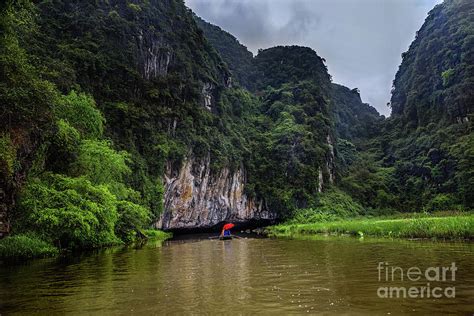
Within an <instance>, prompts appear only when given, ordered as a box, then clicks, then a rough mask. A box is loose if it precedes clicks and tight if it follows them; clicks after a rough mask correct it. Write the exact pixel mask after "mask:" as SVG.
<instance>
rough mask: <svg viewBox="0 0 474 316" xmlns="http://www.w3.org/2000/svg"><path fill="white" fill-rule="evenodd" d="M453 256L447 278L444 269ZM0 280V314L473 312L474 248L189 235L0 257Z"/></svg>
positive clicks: (403, 242) (401, 242)
mask: <svg viewBox="0 0 474 316" xmlns="http://www.w3.org/2000/svg"><path fill="white" fill-rule="evenodd" d="M453 262H454V265H455V267H456V268H457V270H456V271H455V272H454V274H455V276H454V279H455V280H452V275H451V274H452V271H451V270H447V269H448V267H451V266H452V264H453ZM378 267H381V268H378ZM391 267H398V268H395V273H394V279H393V280H391V277H392V275H391V273H389V274H388V278H386V276H387V274H386V271H387V270H388V271H389V272H391V270H390V269H391ZM442 267H445V269H446V270H445V272H446V273H445V274H446V278H445V279H446V280H445V281H443V280H442V273H441V275H440V279H439V280H433V278H435V277H436V269H439V270H438V272H442V271H443V270H442ZM409 268H414V270H412V273H414V272H416V268H418V269H420V271H421V273H422V274H423V276H422V277H421V276H420V279H419V280H418V281H411V280H409V279H408V277H407V275H406V272H407V271H408V269H409ZM397 269H398V270H397ZM427 269H431V270H432V271H430V272H429V273H428V277H429V278H430V280H428V279H427V276H426V274H424V273H426V270H427ZM400 270H403V273H404V279H403V281H402V280H401V278H400V276H401V272H400ZM433 270H434V271H433ZM415 274H416V273H415ZM415 274H412V275H411V277H412V279H416V278H415V277H414V275H415ZM379 277H380V280H379ZM428 281H429V282H428ZM428 283H429V291H428V292H430V294H431V295H432V294H433V289H435V288H439V289H436V290H435V292H434V294H435V295H438V296H439V294H440V293H441V295H442V296H441V297H439V298H434V297H432V296H431V297H429V298H428V297H426V292H427V290H426V289H425V290H424V292H423V294H424V297H423V298H421V297H420V294H419V293H420V292H421V290H420V289H421V288H422V287H425V288H428V286H427V285H428ZM0 285H1V286H0V314H1V315H9V314H33V313H39V314H74V315H78V314H101V315H104V314H105V315H107V314H147V315H151V314H156V315H170V314H172V315H174V314H177V315H181V314H213V315H214V314H242V315H249V314H285V315H287V314H335V315H340V314H365V315H367V314H375V315H388V314H390V315H400V314H446V313H455V314H468V315H471V314H472V313H474V244H473V243H465V242H460V243H448V242H430V241H406V240H376V239H367V238H366V239H361V240H359V239H355V238H350V237H342V238H335V237H315V238H306V239H271V238H263V239H262V238H247V239H245V238H244V239H234V240H231V241H220V240H210V239H208V238H207V236H202V235H200V236H196V237H192V236H188V238H186V239H182V238H180V239H178V240H171V241H167V242H165V243H164V244H163V245H161V246H160V245H158V244H153V243H151V244H149V245H147V246H144V247H142V248H138V249H137V248H124V249H108V250H103V251H97V252H92V253H86V254H82V255H71V256H67V257H63V258H58V259H44V260H34V261H31V262H28V263H26V264H5V263H3V264H1V265H0ZM390 287H392V288H393V287H394V288H397V290H396V291H399V289H400V288H406V290H407V291H409V289H410V288H412V287H414V288H417V289H418V296H417V297H408V296H407V297H398V298H397V297H396V291H394V292H392V293H391V294H392V297H391V298H390V297H384V295H385V294H388V295H386V296H389V294H390V289H389V288H390ZM380 288H383V289H384V288H388V290H387V291H385V290H383V289H382V290H380ZM452 288H454V290H455V293H454V294H455V296H454V297H451V296H452V294H453V293H452V291H451V289H452ZM446 289H448V290H447V291H448V292H446V293H445V291H446ZM400 291H401V290H400ZM414 291H415V290H412V292H411V294H412V295H413V294H414V293H415V292H414ZM450 291H451V292H450ZM399 295H400V296H403V292H399ZM406 295H408V292H407V294H406ZM381 296H382V297H381Z"/></svg>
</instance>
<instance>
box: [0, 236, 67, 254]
mask: <svg viewBox="0 0 474 316" xmlns="http://www.w3.org/2000/svg"><path fill="white" fill-rule="evenodd" d="M58 254H59V250H58V248H56V247H54V246H52V245H50V244H49V243H47V242H45V241H43V240H41V239H39V238H37V237H35V236H28V235H16V236H10V237H6V238H4V239H0V258H1V259H5V258H17V259H31V258H45V257H53V256H56V255H58Z"/></svg>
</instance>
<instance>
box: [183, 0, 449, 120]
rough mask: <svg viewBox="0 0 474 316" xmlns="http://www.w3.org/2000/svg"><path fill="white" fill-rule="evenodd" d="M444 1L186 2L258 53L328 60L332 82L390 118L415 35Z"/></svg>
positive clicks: (302, 0)
mask: <svg viewBox="0 0 474 316" xmlns="http://www.w3.org/2000/svg"><path fill="white" fill-rule="evenodd" d="M439 2H441V0H186V5H187V6H188V7H190V8H191V9H192V10H193V11H194V12H196V14H197V15H199V16H201V17H202V18H204V19H205V20H207V21H209V22H211V23H213V24H216V25H218V26H220V27H221V28H223V29H224V30H226V31H228V32H230V33H232V34H233V35H234V36H236V37H237V38H238V39H239V41H240V42H241V43H242V44H244V45H246V46H247V47H248V48H249V50H251V51H252V52H253V53H254V54H255V53H256V52H257V50H258V49H259V48H268V47H272V46H276V45H293V44H295V45H302V46H309V47H311V48H313V49H314V50H315V51H316V52H317V53H318V54H319V55H320V56H321V57H324V58H325V59H326V60H327V65H328V68H329V72H330V73H331V75H332V76H333V81H334V82H337V83H341V84H343V85H346V86H348V87H350V88H354V87H358V88H359V89H360V90H361V95H362V98H363V100H364V101H365V102H368V103H370V104H371V105H372V106H374V107H375V108H377V110H378V111H379V112H380V113H382V114H385V115H388V114H389V113H390V109H389V108H388V107H387V106H386V103H387V102H388V101H389V100H390V89H391V86H392V80H393V78H394V77H395V73H396V71H397V69H398V66H399V64H400V62H401V53H402V52H404V51H406V50H407V49H408V46H409V44H410V42H411V41H412V40H413V39H414V36H415V32H416V31H417V30H418V29H419V28H420V27H421V25H422V23H423V21H424V19H425V17H426V15H427V13H428V11H429V10H431V8H433V7H434V6H435V5H436V4H437V3H439Z"/></svg>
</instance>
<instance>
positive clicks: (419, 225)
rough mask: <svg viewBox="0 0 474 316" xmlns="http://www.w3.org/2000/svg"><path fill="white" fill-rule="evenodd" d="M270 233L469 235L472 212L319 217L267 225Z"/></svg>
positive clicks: (473, 224)
mask: <svg viewBox="0 0 474 316" xmlns="http://www.w3.org/2000/svg"><path fill="white" fill-rule="evenodd" d="M267 231H268V233H269V234H270V235H271V236H277V237H294V236H298V235H306V234H348V235H353V236H359V237H363V236H377V237H391V238H436V239H453V240H454V239H472V238H473V236H474V215H472V214H470V215H467V214H466V215H459V216H446V217H435V216H433V217H426V216H425V217H413V218H395V219H383V218H382V219H381V218H358V219H352V220H341V219H339V220H333V219H329V220H326V221H319V222H317V223H311V224H291V223H287V224H282V225H277V226H272V227H268V228H267Z"/></svg>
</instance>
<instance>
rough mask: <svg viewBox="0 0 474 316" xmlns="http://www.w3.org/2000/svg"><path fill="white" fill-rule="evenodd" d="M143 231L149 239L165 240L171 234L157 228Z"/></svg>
mask: <svg viewBox="0 0 474 316" xmlns="http://www.w3.org/2000/svg"><path fill="white" fill-rule="evenodd" d="M144 233H145V235H146V236H147V237H148V238H150V239H159V240H165V239H168V238H171V236H173V235H172V234H171V233H167V232H164V231H162V230H157V229H147V230H145V231H144Z"/></svg>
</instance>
